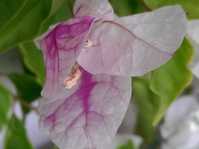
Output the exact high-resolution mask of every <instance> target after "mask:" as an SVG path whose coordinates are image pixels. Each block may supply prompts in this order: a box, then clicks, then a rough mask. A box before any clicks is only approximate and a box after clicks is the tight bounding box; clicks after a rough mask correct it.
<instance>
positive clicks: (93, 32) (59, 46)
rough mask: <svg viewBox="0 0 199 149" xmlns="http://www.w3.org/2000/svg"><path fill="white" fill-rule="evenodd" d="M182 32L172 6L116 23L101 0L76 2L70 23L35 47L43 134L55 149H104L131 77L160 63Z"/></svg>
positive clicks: (118, 119) (117, 122)
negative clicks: (40, 65)
mask: <svg viewBox="0 0 199 149" xmlns="http://www.w3.org/2000/svg"><path fill="white" fill-rule="evenodd" d="M185 32H186V17H185V13H184V11H183V10H182V9H181V7H179V6H169V7H165V8H160V9H158V10H155V11H153V12H149V13H143V14H139V15H134V16H128V17H121V18H119V17H117V16H116V15H115V14H114V13H113V9H112V7H111V5H110V4H109V3H108V1H107V0H77V1H76V3H75V6H74V18H72V19H70V20H68V21H66V22H60V23H58V24H56V25H54V26H53V27H51V28H50V29H49V31H48V32H47V33H45V34H44V35H42V36H41V37H40V39H39V41H38V43H39V45H40V47H41V49H42V50H43V54H44V58H45V64H46V82H45V85H44V89H43V91H42V96H43V99H42V100H41V102H40V109H39V110H40V114H41V123H42V127H43V128H45V129H46V131H47V132H48V134H49V136H50V138H51V139H52V140H53V141H54V142H55V143H56V144H57V145H58V146H59V147H60V149H76V148H78V149H103V147H104V146H105V145H106V144H108V143H109V142H111V140H112V138H113V137H114V136H115V134H116V132H117V129H118V127H119V126H120V124H121V122H122V119H123V117H124V114H125V112H126V110H127V108H128V104H129V101H130V98H131V79H130V76H138V75H143V74H145V73H147V72H149V71H151V70H153V69H155V68H157V67H159V66H160V65H161V64H164V63H165V62H167V61H168V60H169V59H170V58H171V57H172V54H173V53H174V52H175V51H176V49H177V48H178V47H179V46H180V45H181V43H182V40H183V38H184V35H185Z"/></svg>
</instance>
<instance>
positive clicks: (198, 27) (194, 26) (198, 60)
mask: <svg viewBox="0 0 199 149" xmlns="http://www.w3.org/2000/svg"><path fill="white" fill-rule="evenodd" d="M187 34H188V37H189V38H190V39H191V42H192V45H193V47H194V49H195V55H194V59H193V63H192V64H191V69H192V72H193V74H194V75H195V76H196V77H197V78H199V20H192V21H190V22H189V23H188V31H187Z"/></svg>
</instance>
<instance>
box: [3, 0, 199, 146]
mask: <svg viewBox="0 0 199 149" xmlns="http://www.w3.org/2000/svg"><path fill="white" fill-rule="evenodd" d="M110 2H111V4H112V5H113V7H114V10H115V12H116V14H118V15H119V16H125V15H129V14H136V13H140V12H144V11H149V10H150V9H155V8H158V7H161V6H165V5H174V4H180V5H181V6H182V7H183V8H185V10H186V12H187V16H188V17H189V18H198V17H199V9H198V5H199V1H198V0H110ZM73 3H74V1H73V0H14V1H13V0H1V1H0V12H1V13H0V52H7V51H8V50H9V49H14V51H15V52H16V53H17V55H18V54H19V53H20V56H17V57H16V58H17V59H19V61H20V62H21V65H22V66H23V68H24V70H23V72H21V73H19V72H18V73H16V72H15V73H13V72H9V74H8V73H6V74H5V73H2V72H0V75H5V76H8V77H9V79H10V80H11V81H12V82H13V83H14V85H15V87H16V89H17V95H12V94H11V92H10V91H9V90H7V89H6V88H5V87H4V86H3V84H0V101H1V104H0V128H3V126H6V139H5V146H4V147H5V149H18V148H19V149H32V148H33V147H32V145H31V144H30V142H29V140H28V138H27V135H26V130H25V128H24V121H21V120H19V119H18V118H16V116H14V114H13V113H12V103H14V102H15V101H14V100H13V96H17V97H18V98H19V102H25V103H26V104H31V103H32V102H33V101H35V100H37V99H38V98H39V97H40V92H41V87H42V84H43V83H44V81H45V68H44V61H43V56H42V51H41V50H40V49H38V48H37V47H36V45H35V44H34V42H35V38H36V37H38V36H39V35H41V33H43V32H45V31H46V30H47V29H48V28H49V26H50V25H53V24H55V23H57V22H59V21H63V20H67V19H69V18H70V17H71V16H72V15H73V14H72V8H73ZM9 52H10V51H9ZM192 55H193V49H192V47H191V45H190V44H189V42H188V41H187V40H185V41H184V43H183V44H182V46H181V48H180V49H179V50H178V51H177V52H176V54H175V55H174V57H173V59H171V60H170V61H169V62H168V63H167V64H165V65H163V66H162V67H160V68H159V69H157V70H155V71H154V72H152V73H150V74H147V75H146V76H144V77H139V78H133V95H134V101H135V103H136V105H137V107H138V119H137V131H136V132H137V133H138V135H142V136H143V137H144V139H145V140H144V141H145V142H150V141H152V140H153V138H154V134H155V128H157V127H156V126H157V125H158V124H159V122H160V120H161V118H162V117H163V115H164V114H165V111H166V110H167V108H168V107H169V105H170V104H171V103H172V102H174V101H175V99H176V97H177V96H178V95H180V93H182V91H183V89H185V87H186V86H187V85H188V84H189V83H190V80H191V72H190V71H189V69H188V64H189V62H190V60H191V57H192ZM3 64H4V65H5V67H9V66H6V62H5V63H3ZM10 64H11V63H10ZM15 100H16V99H15ZM22 107H23V105H22ZM23 108H24V107H23ZM26 108H28V107H26ZM29 110H31V109H26V110H25V112H27V111H29ZM9 113H10V115H9ZM24 114H25V116H26V114H27V113H24ZM118 149H133V143H132V142H128V143H127V144H125V145H121V146H120V147H119V148H118Z"/></svg>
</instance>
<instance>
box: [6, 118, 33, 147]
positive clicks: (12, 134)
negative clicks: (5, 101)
mask: <svg viewBox="0 0 199 149" xmlns="http://www.w3.org/2000/svg"><path fill="white" fill-rule="evenodd" d="M4 149H33V147H32V145H31V144H30V142H29V140H28V138H27V134H26V130H25V128H24V126H23V123H22V122H21V121H20V120H19V119H17V118H16V117H15V116H13V118H12V119H11V120H10V122H9V124H8V128H7V130H6V137H5V144H4Z"/></svg>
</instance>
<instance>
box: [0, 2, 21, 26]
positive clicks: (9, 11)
mask: <svg viewBox="0 0 199 149" xmlns="http://www.w3.org/2000/svg"><path fill="white" fill-rule="evenodd" d="M24 1H25V0H14V1H13V0H1V1H0V27H1V26H2V25H3V24H5V23H6V22H8V20H9V19H10V18H11V17H12V16H13V15H15V14H16V12H17V11H18V10H19V9H20V8H21V6H22V5H23V3H24Z"/></svg>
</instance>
